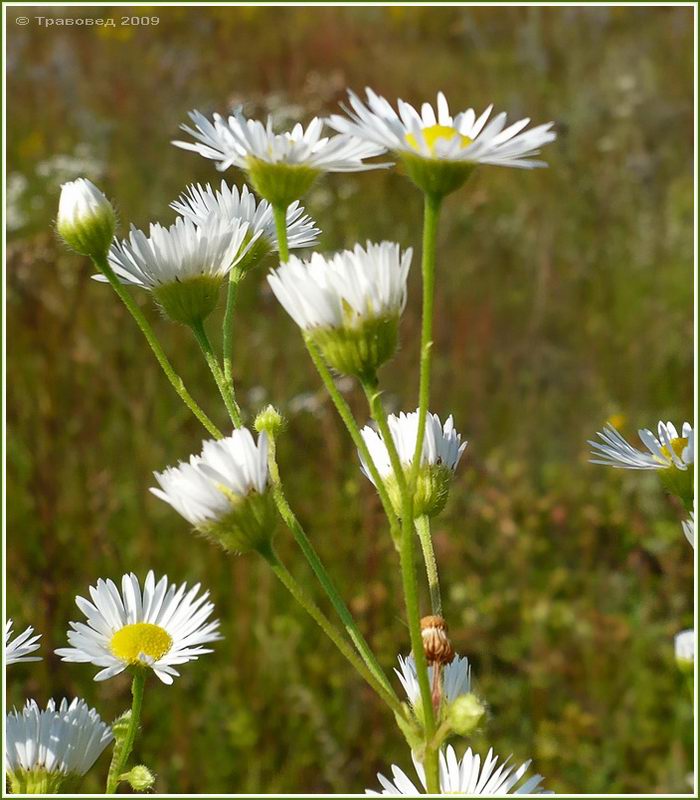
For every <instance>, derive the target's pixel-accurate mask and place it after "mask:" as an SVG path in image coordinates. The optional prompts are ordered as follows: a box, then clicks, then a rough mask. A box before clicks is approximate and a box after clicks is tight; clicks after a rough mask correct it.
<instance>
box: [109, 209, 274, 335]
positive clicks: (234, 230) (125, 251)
mask: <svg viewBox="0 0 700 800" xmlns="http://www.w3.org/2000/svg"><path fill="white" fill-rule="evenodd" d="M248 228H249V226H248V223H247V222H244V221H243V220H240V219H228V220H225V219H223V218H221V217H212V218H210V219H209V220H207V222H205V223H204V224H202V225H195V224H194V222H192V221H191V220H189V219H183V218H182V217H180V218H179V219H178V220H177V221H176V222H175V224H174V225H171V226H170V227H169V228H164V227H163V226H162V225H159V224H158V223H152V224H151V226H150V229H149V235H148V236H146V234H145V233H144V232H143V231H140V230H138V228H135V227H134V226H133V225H132V227H131V232H130V234H129V238H128V239H125V240H123V241H122V242H119V243H115V244H114V245H112V247H111V249H110V252H109V264H110V266H111V267H112V269H113V270H114V273H115V275H116V276H117V278H118V279H119V280H120V281H121V282H122V283H125V284H131V285H132V286H140V287H141V288H143V289H147V290H149V291H151V292H152V293H153V295H154V297H155V299H156V300H157V301H158V302H159V303H160V304H161V306H162V307H163V309H164V310H165V312H166V314H167V315H168V316H169V317H170V318H171V319H173V320H175V321H177V322H183V323H185V324H192V323H193V322H197V321H200V320H202V319H205V318H206V317H207V316H208V315H209V314H210V313H211V312H212V311H213V310H214V308H215V306H216V301H217V298H218V294H219V289H220V288H221V284H222V282H223V280H224V278H225V277H226V276H227V275H228V273H229V272H230V270H231V269H232V268H233V267H234V266H236V264H238V262H239V261H240V260H241V259H242V258H243V257H244V256H245V255H246V253H247V252H248V250H249V249H250V247H251V246H252V245H253V244H254V242H255V241H256V240H257V238H258V237H259V236H260V232H259V231H258V232H257V233H255V234H254V235H253V236H248ZM94 277H95V280H98V281H105V280H106V278H105V277H104V276H103V275H96V276H94Z"/></svg>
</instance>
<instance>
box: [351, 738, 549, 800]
mask: <svg viewBox="0 0 700 800" xmlns="http://www.w3.org/2000/svg"><path fill="white" fill-rule="evenodd" d="M508 760H509V759H506V760H505V761H504V762H502V763H501V765H500V766H497V765H498V756H495V755H494V754H493V750H489V752H488V755H487V756H486V758H485V759H484V763H483V765H482V763H481V757H480V756H478V755H477V754H476V753H473V752H472V749H471V747H469V748H468V749H467V752H466V753H465V754H464V756H463V758H462V759H461V760H460V759H458V758H457V754H456V753H455V751H454V748H453V747H452V746H448V747H447V748H445V749H444V750H442V751H441V752H440V793H441V794H464V795H469V796H473V795H481V794H489V795H503V794H552V792H547V791H544V790H543V789H542V788H541V787H540V784H541V783H542V781H543V780H544V779H543V778H542V776H541V775H533V776H531V777H530V778H528V779H527V780H526V781H525V782H524V783H522V784H521V785H520V786H519V787H518V786H517V784H518V783H519V782H520V781H521V779H522V778H523V777H524V776H525V773H526V772H527V770H528V768H529V766H530V763H531V762H530V761H526V762H525V763H524V764H521V765H520V766H519V767H518V768H517V769H515V767H514V765H512V766H510V767H509V766H507V764H508ZM413 764H414V766H415V769H416V772H417V773H418V777H419V779H420V786H421V788H418V787H417V786H416V785H415V783H414V782H413V781H412V780H411V779H410V778H409V777H408V776H407V775H406V773H405V772H404V771H403V770H402V769H400V768H399V767H397V766H392V768H391V772H392V777H393V780H389V779H388V778H385V777H384V775H377V778H378V779H379V783H380V784H381V786H382V790H381V791H379V792H375V791H372V790H371V789H367V791H366V794H369V795H411V796H415V795H419V794H426V791H425V788H426V784H425V770H424V769H423V765H422V764H421V763H420V762H418V760H417V759H416V758H415V757H413ZM516 787H517V788H516Z"/></svg>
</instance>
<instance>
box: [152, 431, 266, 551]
mask: <svg viewBox="0 0 700 800" xmlns="http://www.w3.org/2000/svg"><path fill="white" fill-rule="evenodd" d="M267 455H268V440H267V434H266V433H264V432H263V433H261V434H260V435H259V436H258V440H257V442H256V441H255V439H254V438H253V435H252V433H251V432H250V431H249V430H248V429H247V428H238V429H237V430H235V431H234V432H233V433H232V434H231V436H227V437H226V438H225V439H218V440H214V439H210V440H208V441H205V442H204V443H203V444H202V452H201V453H200V454H198V455H192V456H190V459H189V461H185V462H182V461H181V462H180V463H179V464H178V465H177V466H176V467H168V468H167V469H165V470H163V472H155V473H154V475H155V478H156V480H157V481H158V484H159V488H152V489H151V492H152V493H153V494H154V495H155V496H156V497H158V498H160V499H161V500H164V501H165V502H166V503H168V504H169V505H171V506H172V507H173V508H174V509H175V511H177V512H178V514H180V515H181V516H182V517H184V518H185V519H186V520H187V521H188V522H189V523H190V524H191V525H193V526H194V528H195V529H196V530H197V531H199V532H200V533H202V534H203V535H204V536H206V537H207V538H209V539H212V540H213V541H215V542H217V543H218V544H220V545H221V546H222V547H224V549H227V550H231V551H233V552H237V553H245V552H248V551H249V550H257V549H259V548H261V547H265V546H267V545H268V544H269V542H270V540H271V538H272V533H273V530H274V526H275V520H276V514H275V507H274V504H273V501H272V497H271V494H270V492H269V491H268V478H269V476H268V464H267Z"/></svg>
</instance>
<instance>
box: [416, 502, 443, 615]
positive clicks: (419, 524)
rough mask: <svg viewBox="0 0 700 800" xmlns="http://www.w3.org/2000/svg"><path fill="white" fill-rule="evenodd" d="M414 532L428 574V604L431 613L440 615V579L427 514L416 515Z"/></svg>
mask: <svg viewBox="0 0 700 800" xmlns="http://www.w3.org/2000/svg"><path fill="white" fill-rule="evenodd" d="M415 525H416V533H417V534H418V538H419V539H420V544H421V548H422V550H423V561H425V572H426V574H427V576H428V588H429V589H430V605H431V607H432V609H433V614H436V615H437V616H439V617H441V616H442V597H441V596H440V579H439V577H438V568H437V561H436V559H435V550H434V549H433V537H432V535H431V533H430V519H429V517H427V516H425V515H424V516H421V517H417V518H416V521H415Z"/></svg>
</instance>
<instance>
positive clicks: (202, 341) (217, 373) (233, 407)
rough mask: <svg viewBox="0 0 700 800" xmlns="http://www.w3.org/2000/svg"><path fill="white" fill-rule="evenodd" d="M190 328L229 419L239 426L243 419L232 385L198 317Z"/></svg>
mask: <svg viewBox="0 0 700 800" xmlns="http://www.w3.org/2000/svg"><path fill="white" fill-rule="evenodd" d="M190 328H192V333H193V334H194V338H195V339H196V340H197V342H198V344H199V346H200V347H201V348H202V352H203V353H204V358H205V359H206V360H207V364H208V365H209V369H210V370H211V374H212V375H213V376H214V380H215V381H216V385H217V386H218V387H219V392H220V393H221V397H222V398H223V401H224V404H225V405H226V410H227V411H228V414H229V416H230V417H231V421H232V422H233V424H234V426H235V427H236V428H240V427H241V426H242V425H243V420H242V419H241V410H240V408H238V403H236V398H235V397H234V396H233V387H230V386H228V385H227V384H226V379H225V378H224V373H223V372H222V371H221V367H220V366H219V361H218V359H217V358H216V354H215V353H214V349H213V347H212V346H211V342H210V341H209V337H208V336H207V332H206V330H205V328H204V322H203V321H202V320H201V319H200V320H198V321H197V322H193V323H192V324H191V325H190Z"/></svg>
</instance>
